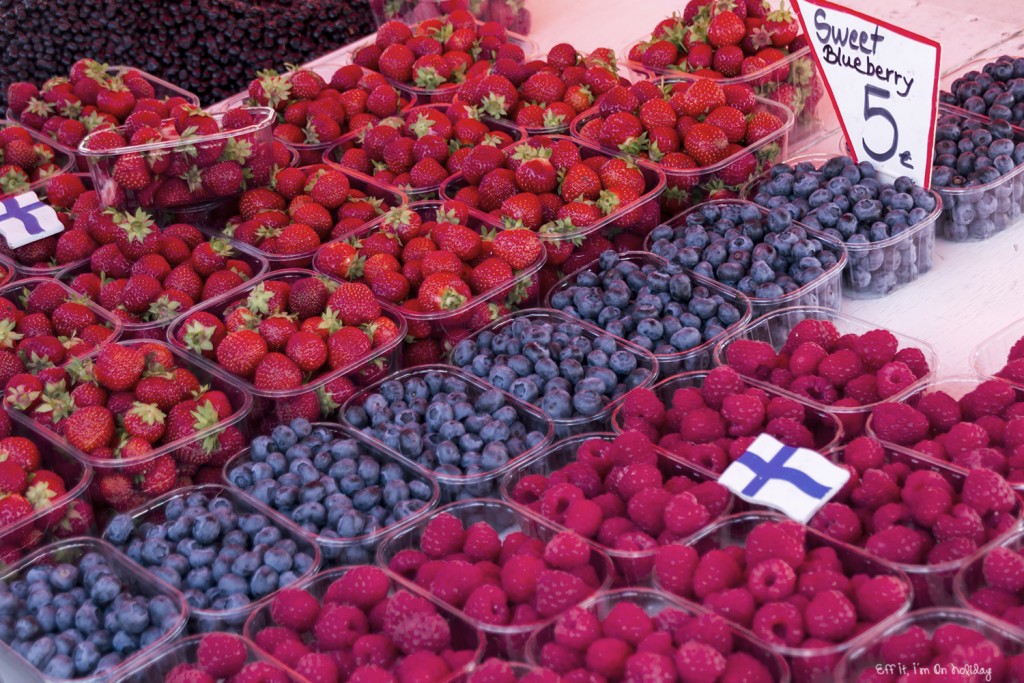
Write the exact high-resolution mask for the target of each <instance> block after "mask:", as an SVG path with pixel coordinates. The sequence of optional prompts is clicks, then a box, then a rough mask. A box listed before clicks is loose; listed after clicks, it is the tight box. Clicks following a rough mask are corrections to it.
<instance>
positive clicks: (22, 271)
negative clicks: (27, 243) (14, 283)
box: [4, 173, 93, 277]
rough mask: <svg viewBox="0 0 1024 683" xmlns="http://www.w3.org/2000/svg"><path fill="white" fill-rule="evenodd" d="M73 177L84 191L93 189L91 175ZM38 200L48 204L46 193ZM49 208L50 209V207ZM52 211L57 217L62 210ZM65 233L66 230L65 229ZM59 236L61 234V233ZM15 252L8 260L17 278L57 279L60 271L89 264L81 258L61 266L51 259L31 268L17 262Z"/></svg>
mask: <svg viewBox="0 0 1024 683" xmlns="http://www.w3.org/2000/svg"><path fill="white" fill-rule="evenodd" d="M74 175H76V176H77V177H78V179H79V180H81V181H82V184H83V185H84V186H85V189H86V191H90V190H92V189H93V186H92V176H91V175H89V174H88V173H75V174H74ZM40 200H42V202H43V203H44V204H49V202H47V200H46V193H45V192H44V193H42V196H41V197H40ZM51 208H52V205H51ZM54 210H55V211H57V213H58V215H60V214H61V213H63V210H57V209H54ZM65 232H67V230H66V229H65ZM61 234H63V233H61ZM56 237H57V238H59V237H60V235H57V236H56ZM23 248H24V247H19V248H18V249H23ZM17 252H18V250H15V251H14V256H13V257H11V258H10V261H11V262H12V263H13V264H14V269H15V270H16V271H17V273H18V276H19V277H57V276H58V275H59V273H60V271H62V270H66V269H68V268H71V267H73V266H79V265H81V264H83V263H89V259H88V258H83V259H79V260H77V261H72V262H71V263H63V264H60V265H58V264H57V263H56V259H53V260H51V262H50V263H48V264H46V265H45V266H38V265H37V266H31V265H26V264H23V263H21V262H20V261H18V258H17ZM4 258H6V257H4Z"/></svg>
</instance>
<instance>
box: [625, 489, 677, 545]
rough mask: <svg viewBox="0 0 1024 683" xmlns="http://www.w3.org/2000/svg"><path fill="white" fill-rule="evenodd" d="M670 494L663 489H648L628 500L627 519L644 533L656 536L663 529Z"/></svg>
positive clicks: (670, 498)
mask: <svg viewBox="0 0 1024 683" xmlns="http://www.w3.org/2000/svg"><path fill="white" fill-rule="evenodd" d="M670 500H672V494H671V493H669V492H668V491H666V490H665V489H664V488H661V487H659V488H648V489H644V490H643V491H640V492H639V493H637V494H636V495H634V496H633V497H631V498H630V499H629V504H628V505H627V506H626V510H627V512H628V514H629V518H630V519H631V520H633V522H634V523H635V524H636V525H637V526H638V527H640V528H641V529H642V530H643V531H644V532H646V533H648V534H650V535H652V536H657V535H658V534H660V533H661V532H662V531H663V530H664V529H665V508H666V506H667V505H668V503H669V501H670Z"/></svg>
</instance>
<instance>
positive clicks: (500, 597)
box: [463, 585, 512, 626]
mask: <svg viewBox="0 0 1024 683" xmlns="http://www.w3.org/2000/svg"><path fill="white" fill-rule="evenodd" d="M463 611H464V612H465V613H466V614H467V615H469V616H470V617H472V618H473V619H476V620H477V621H479V622H481V623H484V624H494V625H498V626H505V625H506V624H508V622H509V621H510V620H511V619H512V613H511V612H510V611H509V609H508V596H506V595H505V591H503V590H501V589H500V588H498V587H497V586H492V585H483V586H478V587H476V588H475V589H474V590H473V592H472V593H471V594H470V596H469V598H468V599H467V600H466V605H465V607H464V608H463Z"/></svg>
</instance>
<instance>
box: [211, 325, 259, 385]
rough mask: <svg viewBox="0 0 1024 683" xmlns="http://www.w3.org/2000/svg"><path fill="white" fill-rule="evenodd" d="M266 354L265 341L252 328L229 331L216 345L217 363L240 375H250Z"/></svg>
mask: <svg viewBox="0 0 1024 683" xmlns="http://www.w3.org/2000/svg"><path fill="white" fill-rule="evenodd" d="M266 354H267V342H266V341H265V340H264V339H263V337H261V336H260V335H259V334H258V333H257V332H255V331H253V330H239V331H237V332H230V333H229V334H228V335H227V336H225V337H224V339H223V340H222V341H221V343H220V344H219V345H218V346H217V363H218V364H220V366H221V367H222V368H224V369H225V370H227V371H228V372H231V373H233V374H236V375H239V376H241V377H246V378H248V377H251V376H252V374H253V373H254V372H255V370H256V366H257V365H258V364H259V362H260V361H261V360H262V359H263V357H264V356H265V355H266Z"/></svg>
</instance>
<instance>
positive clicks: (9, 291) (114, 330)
mask: <svg viewBox="0 0 1024 683" xmlns="http://www.w3.org/2000/svg"><path fill="white" fill-rule="evenodd" d="M44 282H45V283H52V282H54V280H53V279H51V278H47V277H30V278H25V279H24V280H16V281H15V282H12V283H10V284H7V285H4V286H0V297H3V298H5V299H7V300H8V301H10V302H11V303H12V304H14V306H15V308H17V309H18V310H19V311H24V310H25V302H24V299H23V298H22V297H27V296H28V294H29V293H30V292H31V291H32V290H33V289H35V288H36V287H38V286H39V285H40V284H42V283H44ZM56 284H58V285H59V286H60V288H61V289H62V290H64V295H65V298H64V301H65V302H67V301H78V302H80V303H81V304H82V305H83V306H85V307H86V308H88V309H89V310H90V311H92V313H93V315H95V316H96V324H98V325H103V326H104V327H106V328H107V329H109V330H110V336H109V337H107V338H106V339H105V340H104V342H105V343H112V342H116V341H117V340H118V339H120V338H121V333H122V332H123V329H124V328H123V326H122V324H121V320H120V318H118V317H117V316H116V315H113V314H111V313H108V312H107V311H106V309H103V308H101V307H100V306H99V305H97V304H95V303H93V302H92V301H90V300H88V299H85V298H84V297H83V296H81V295H80V294H79V293H78V292H76V291H74V290H73V289H71V288H70V287H68V286H67V285H65V284H64V283H63V282H60V281H57V282H56ZM46 317H47V319H49V318H50V316H46ZM55 334H56V333H55ZM99 351H100V347H99V346H95V347H93V348H92V350H91V351H87V352H86V353H81V354H78V355H76V356H75V357H72V356H67V358H66V359H65V361H64V362H63V363H61V364H60V366H59V367H65V366H66V365H67V364H68V363H70V362H71V361H72V360H74V358H79V359H84V358H92V357H93V356H95V355H96V354H97V353H99Z"/></svg>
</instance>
